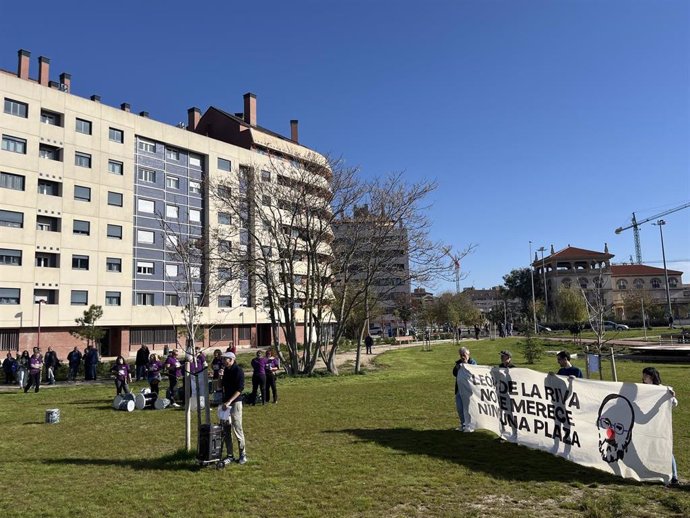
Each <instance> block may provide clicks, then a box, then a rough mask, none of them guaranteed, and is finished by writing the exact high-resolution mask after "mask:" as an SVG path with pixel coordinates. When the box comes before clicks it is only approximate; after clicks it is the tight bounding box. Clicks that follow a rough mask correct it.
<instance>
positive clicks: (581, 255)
mask: <svg viewBox="0 0 690 518" xmlns="http://www.w3.org/2000/svg"><path fill="white" fill-rule="evenodd" d="M612 257H614V255H613V254H609V253H608V252H597V251H595V250H586V249H585V248H576V247H574V246H567V247H565V248H563V249H562V250H559V251H558V252H556V253H555V254H551V255H549V256H548V257H544V262H545V263H546V262H551V261H573V260H575V261H577V260H585V259H598V260H600V261H606V260H608V259H611V258H612ZM541 263H542V260H541V259H539V260H538V261H534V262H533V263H532V266H540V265H541Z"/></svg>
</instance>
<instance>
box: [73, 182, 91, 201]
mask: <svg viewBox="0 0 690 518" xmlns="http://www.w3.org/2000/svg"><path fill="white" fill-rule="evenodd" d="M74 199H75V200H80V201H91V188H90V187H82V186H81V185H75V186H74Z"/></svg>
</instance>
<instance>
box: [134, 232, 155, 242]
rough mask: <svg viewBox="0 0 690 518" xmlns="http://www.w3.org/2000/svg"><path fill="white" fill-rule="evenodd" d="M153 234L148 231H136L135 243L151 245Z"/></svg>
mask: <svg viewBox="0 0 690 518" xmlns="http://www.w3.org/2000/svg"><path fill="white" fill-rule="evenodd" d="M153 236H154V234H153V232H151V231H150V230H137V243H143V244H145V245H152V244H153V242H154V237H153Z"/></svg>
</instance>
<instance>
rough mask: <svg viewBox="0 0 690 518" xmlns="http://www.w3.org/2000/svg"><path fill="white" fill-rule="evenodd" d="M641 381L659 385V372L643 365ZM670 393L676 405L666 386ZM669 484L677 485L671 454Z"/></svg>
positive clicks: (676, 401) (674, 459)
mask: <svg viewBox="0 0 690 518" xmlns="http://www.w3.org/2000/svg"><path fill="white" fill-rule="evenodd" d="M642 383H644V384H645V385H661V384H662V383H661V374H659V371H658V370H656V369H655V368H654V367H645V368H644V369H642ZM668 391H669V392H670V394H671V404H672V405H673V407H674V408H675V407H677V406H678V400H677V399H676V393H675V392H674V391H673V389H672V388H671V387H669V388H668ZM670 485H671V486H677V485H678V466H677V465H676V457H675V456H674V455H671V482H670Z"/></svg>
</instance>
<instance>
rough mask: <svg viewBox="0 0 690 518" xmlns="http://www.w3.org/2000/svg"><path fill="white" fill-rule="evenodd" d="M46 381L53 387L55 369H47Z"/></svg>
mask: <svg viewBox="0 0 690 518" xmlns="http://www.w3.org/2000/svg"><path fill="white" fill-rule="evenodd" d="M46 379H47V380H48V383H49V384H51V385H53V384H54V383H55V367H46Z"/></svg>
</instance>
